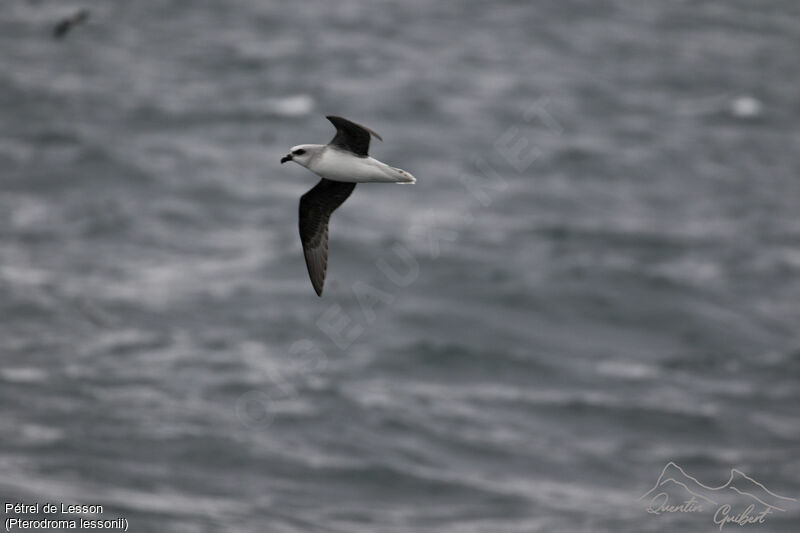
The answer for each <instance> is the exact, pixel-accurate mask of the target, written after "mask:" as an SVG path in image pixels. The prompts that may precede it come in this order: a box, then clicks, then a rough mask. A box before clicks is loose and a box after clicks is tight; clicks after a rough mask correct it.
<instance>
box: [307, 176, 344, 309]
mask: <svg viewBox="0 0 800 533" xmlns="http://www.w3.org/2000/svg"><path fill="white" fill-rule="evenodd" d="M355 187H356V184H355V183H345V182H341V181H331V180H326V179H324V178H323V179H321V180H320V181H319V183H317V184H316V185H315V186H314V188H312V189H311V190H310V191H308V192H307V193H305V194H304V195H303V196H301V197H300V241H301V242H302V243H303V254H304V255H305V256H306V266H307V267H308V276H309V277H310V278H311V284H312V285H314V290H315V291H316V292H317V296H322V286H323V285H324V284H325V273H326V272H327V269H328V220H330V218H331V213H333V212H334V211H335V210H336V208H337V207H339V206H340V205H342V203H343V202H344V201H345V200H347V197H348V196H350V193H352V192H353V189H355Z"/></svg>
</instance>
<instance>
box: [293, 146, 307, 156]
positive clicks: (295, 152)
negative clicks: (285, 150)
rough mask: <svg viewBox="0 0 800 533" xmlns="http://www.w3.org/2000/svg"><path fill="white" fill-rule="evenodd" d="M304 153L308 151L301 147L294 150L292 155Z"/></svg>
mask: <svg viewBox="0 0 800 533" xmlns="http://www.w3.org/2000/svg"><path fill="white" fill-rule="evenodd" d="M304 153H306V151H305V150H303V149H302V148H300V149H298V150H295V151H294V152H292V155H303V154H304Z"/></svg>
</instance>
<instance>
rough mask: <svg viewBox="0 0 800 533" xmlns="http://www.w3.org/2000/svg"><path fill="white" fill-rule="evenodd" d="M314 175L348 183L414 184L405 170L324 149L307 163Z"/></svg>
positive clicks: (333, 149)
mask: <svg viewBox="0 0 800 533" xmlns="http://www.w3.org/2000/svg"><path fill="white" fill-rule="evenodd" d="M308 169H309V170H310V171H311V172H313V173H314V174H316V175H318V176H320V177H321V178H325V179H328V180H332V181H345V182H350V183H366V182H379V183H414V182H415V181H416V179H415V178H414V176H412V175H411V174H410V173H408V172H406V171H405V170H402V169H399V168H394V167H391V166H389V165H387V164H386V163H383V162H381V161H378V160H377V159H375V158H372V157H356V156H354V155H352V154H350V153H348V152H344V151H342V150H337V149H335V148H331V147H326V148H325V149H324V150H323V151H322V153H321V154H320V155H319V156H318V157H315V158H314V159H312V160H311V161H310V162H309V165H308Z"/></svg>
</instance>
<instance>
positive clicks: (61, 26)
mask: <svg viewBox="0 0 800 533" xmlns="http://www.w3.org/2000/svg"><path fill="white" fill-rule="evenodd" d="M87 20H89V10H88V9H81V10H80V11H78V12H77V13H75V14H74V15H72V16H71V17H67V18H65V19H64V20H62V21H61V22H59V23H58V24H56V27H55V28H53V37H55V38H56V39H63V38H64V37H65V36H66V35H67V33H69V31H70V30H71V29H72V28H73V27H74V26H77V25H78V24H83V23H84V22H86V21H87Z"/></svg>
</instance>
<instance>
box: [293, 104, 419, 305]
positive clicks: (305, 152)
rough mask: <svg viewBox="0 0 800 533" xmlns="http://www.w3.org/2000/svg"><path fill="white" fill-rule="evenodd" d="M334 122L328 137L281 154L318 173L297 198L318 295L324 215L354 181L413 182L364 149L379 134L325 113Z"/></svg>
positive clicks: (324, 262) (324, 258) (324, 255)
mask: <svg viewBox="0 0 800 533" xmlns="http://www.w3.org/2000/svg"><path fill="white" fill-rule="evenodd" d="M326 118H327V119H328V120H330V121H331V123H332V124H333V125H334V126H335V127H336V135H335V136H334V137H333V140H331V142H330V143H328V144H327V145H324V144H299V145H297V146H294V147H292V150H291V151H290V152H289V153H288V154H286V155H285V156H283V157H282V158H281V163H285V162H287V161H294V162H295V163H297V164H299V165H302V166H304V167H306V168H307V169H308V170H310V171H311V172H313V173H314V174H316V175H318V176H319V177H321V178H322V179H321V180H320V181H319V183H317V184H316V185H315V186H314V188H312V189H311V190H310V191H308V192H307V193H305V194H304V195H303V196H302V197H301V198H300V241H301V242H302V243H303V253H304V255H305V257H306V266H307V267H308V275H309V277H310V278H311V284H312V285H313V286H314V290H315V291H316V292H317V296H322V286H323V285H324V284H325V273H326V271H327V268H328V221H329V220H330V218H331V213H333V212H334V211H335V210H336V208H337V207H339V206H340V205H342V203H343V202H344V201H345V200H347V198H348V196H350V193H352V192H353V189H354V188H355V187H356V183H362V182H380V183H414V182H415V181H416V180H415V179H414V176H412V175H411V174H409V173H408V172H406V171H405V170H401V169H399V168H394V167H390V166H389V165H387V164H386V163H382V162H380V161H378V160H377V159H373V158H372V157H370V156H369V155H368V153H367V152H368V151H369V141H370V135H374V136H375V137H377V138H378V139H379V140H381V141H382V140H383V139H381V136H380V135H378V134H377V133H375V132H374V131H372V130H371V129H369V128H366V127H364V126H362V125H360V124H356V123H355V122H351V121H349V120H347V119H346V118H342V117H335V116H328V117H326Z"/></svg>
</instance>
